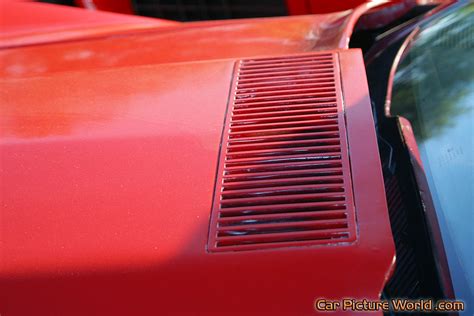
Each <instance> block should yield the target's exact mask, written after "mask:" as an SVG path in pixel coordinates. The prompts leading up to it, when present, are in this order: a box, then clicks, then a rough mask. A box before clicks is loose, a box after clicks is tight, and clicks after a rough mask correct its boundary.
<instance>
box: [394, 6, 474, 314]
mask: <svg viewBox="0 0 474 316" xmlns="http://www.w3.org/2000/svg"><path fill="white" fill-rule="evenodd" d="M473 48H474V4H465V5H464V6H463V7H460V8H457V9H455V10H451V11H449V12H446V13H444V14H443V15H442V16H439V17H438V18H436V19H434V20H432V21H431V22H429V23H428V24H427V25H425V26H423V27H422V28H421V30H420V33H419V34H418V35H417V37H416V38H415V40H414V42H413V43H412V46H411V47H410V50H409V52H408V54H407V56H406V57H405V58H404V59H403V61H402V62H401V64H400V66H399V68H398V70H397V73H396V77H395V81H394V86H393V91H392V106H391V114H392V115H400V116H403V117H406V118H407V119H409V120H410V122H411V124H412V126H413V130H414V133H415V138H416V140H417V143H418V146H419V149H420V155H421V159H422V161H423V165H424V168H425V171H426V175H427V178H428V183H429V187H430V191H431V194H432V196H433V200H434V203H435V209H436V213H437V216H438V220H439V222H440V226H441V233H442V236H443V241H444V244H445V250H446V253H447V256H448V263H449V267H450V272H451V277H452V279H453V285H454V291H455V293H456V296H457V297H458V298H459V299H462V300H464V301H465V302H466V305H467V308H468V311H465V313H464V314H466V315H473V314H474V308H473V307H474V306H473V305H474V298H473V293H474V291H473V290H474V260H473V259H474V246H473V245H474V205H473V200H474V186H473V183H474V149H473V148H474V50H473Z"/></svg>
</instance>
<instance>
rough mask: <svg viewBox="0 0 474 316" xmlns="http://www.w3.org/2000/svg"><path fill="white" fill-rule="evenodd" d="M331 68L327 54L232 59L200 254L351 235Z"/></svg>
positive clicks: (342, 238)
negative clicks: (233, 65) (230, 86)
mask: <svg viewBox="0 0 474 316" xmlns="http://www.w3.org/2000/svg"><path fill="white" fill-rule="evenodd" d="M337 67H338V65H337V56H336V54H310V55H308V54H307V55H300V56H290V57H275V58H263V59H249V60H242V61H241V62H240V63H239V65H238V69H237V75H236V78H235V81H234V83H235V85H234V89H233V93H232V102H231V106H232V109H231V110H230V111H229V114H228V117H227V119H226V128H225V132H224V135H223V144H222V150H221V157H220V163H219V170H218V177H217V184H216V191H215V197H214V205H213V210H212V218H211V226H210V235H209V244H208V248H209V251H238V250H256V249H266V248H273V247H284V246H302V245H313V244H328V243H334V242H336V243H340V242H351V241H354V240H355V237H356V233H355V215H354V207H353V201H352V188H351V180H350V174H349V159H348V153H347V141H346V136H345V123H344V114H343V108H342V102H341V96H340V93H338V91H340V84H339V78H338V69H337Z"/></svg>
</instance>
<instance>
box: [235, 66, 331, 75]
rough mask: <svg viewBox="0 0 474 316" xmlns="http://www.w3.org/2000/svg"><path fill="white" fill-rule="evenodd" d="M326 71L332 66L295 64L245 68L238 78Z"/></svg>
mask: <svg viewBox="0 0 474 316" xmlns="http://www.w3.org/2000/svg"><path fill="white" fill-rule="evenodd" d="M328 71H334V68H333V67H332V66H331V65H330V64H328V65H325V64H315V65H313V66H309V65H303V66H300V65H299V64H295V65H292V66H288V67H282V68H274V69H270V68H266V69H262V70H245V71H240V72H239V78H242V79H245V78H254V77H257V78H259V77H262V76H272V75H274V74H275V75H277V76H280V75H287V74H291V75H293V74H295V73H296V74H301V73H306V72H308V73H315V72H328Z"/></svg>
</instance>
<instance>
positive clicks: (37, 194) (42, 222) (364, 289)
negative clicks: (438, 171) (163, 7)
mask: <svg viewBox="0 0 474 316" xmlns="http://www.w3.org/2000/svg"><path fill="white" fill-rule="evenodd" d="M360 12H362V11H360ZM348 14H349V13H343V14H337V15H324V16H309V17H301V18H299V17H296V18H278V19H258V20H250V21H230V22H204V23H192V24H189V25H186V26H183V27H182V28H181V27H180V28H179V29H178V27H176V28H175V27H170V28H162V29H161V28H160V30H158V29H154V30H150V31H147V32H135V34H132V32H130V30H127V31H126V33H125V34H124V35H123V36H120V37H117V36H112V35H110V34H108V35H106V34H105V33H104V34H102V35H101V36H100V37H96V38H90V39H87V40H86V39H85V37H87V36H90V35H91V34H93V33H91V32H90V31H85V32H84V33H83V34H81V36H82V38H83V39H82V40H77V39H78V38H77V37H73V38H71V39H70V41H69V42H60V39H61V38H62V37H60V38H55V39H54V40H53V41H52V42H55V43H44V44H41V45H39V43H40V42H34V43H33V42H31V41H24V42H21V41H17V42H15V41H13V42H15V43H17V44H18V43H20V44H19V45H16V47H14V48H13V47H10V48H7V49H4V50H2V51H1V52H0V58H2V72H1V74H0V84H1V89H0V93H1V94H0V99H1V100H2V102H1V103H2V104H1V113H2V115H1V117H0V133H1V139H0V155H1V169H0V179H1V184H0V185H1V188H0V193H1V212H2V213H1V221H2V222H1V225H2V239H1V244H0V246H1V263H0V264H1V265H0V292H1V293H0V297H1V298H2V301H0V312H1V313H2V314H3V313H5V314H6V315H32V314H34V315H48V314H58V315H84V314H87V315H104V314H114V315H130V314H134V315H136V314H150V315H151V314H153V315H156V314H164V315H242V314H244V315H268V314H272V315H312V314H314V308H313V303H314V300H315V299H316V298H318V297H326V298H342V297H356V298H369V299H377V298H378V297H379V295H380V291H381V290H382V288H383V285H384V283H385V281H386V280H387V278H388V277H389V275H390V272H391V269H392V267H393V261H394V246H393V240H392V236H391V232H390V225H389V221H388V214H387V210H386V202H385V197H384V189H383V182H382V176H381V170H380V161H379V156H378V151H377V145H376V139H375V134H374V125H373V122H372V119H371V111H370V101H369V96H368V90H367V83H366V79H365V72H364V66H363V62H362V57H361V53H360V52H359V51H353V50H346V49H338V48H345V46H346V45H347V41H348V36H349V34H350V32H351V31H352V27H353V25H354V23H355V21H356V17H355V15H352V16H351V15H348ZM357 14H359V13H357ZM331 25H333V27H331ZM311 32H313V33H311ZM52 36H53V38H54V35H52ZM216 39H219V40H220V41H219V40H216ZM22 40H24V38H23V39H22ZM48 42H50V41H48ZM33 44H34V45H33ZM318 49H326V50H327V49H336V50H332V51H333V52H335V53H337V56H338V57H337V61H338V62H337V67H338V69H339V70H340V71H339V72H338V73H340V74H341V77H342V79H341V81H340V82H339V87H342V90H341V89H339V92H338V93H340V94H341V95H340V96H341V99H342V100H343V102H344V110H345V115H346V118H347V126H346V127H347V142H348V144H349V148H350V163H351V174H352V184H353V187H354V202H355V206H356V221H357V240H356V242H354V243H351V244H337V245H333V246H312V247H287V248H280V249H267V250H257V251H241V252H238V253H236V252H225V253H224V252H223V253H209V252H208V251H207V249H206V245H207V243H208V234H209V221H210V213H211V208H212V197H213V191H214V187H215V179H216V172H217V160H218V157H219V148H220V141H221V136H222V132H223V126H224V118H225V111H226V108H227V104H228V101H229V100H228V99H229V93H230V90H231V83H232V78H233V69H235V63H236V62H238V59H237V58H239V59H240V58H242V57H249V56H258V55H278V56H280V55H282V54H290V53H291V54H297V53H302V52H306V51H312V50H318ZM361 140H363V141H361Z"/></svg>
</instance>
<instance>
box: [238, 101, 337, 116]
mask: <svg viewBox="0 0 474 316" xmlns="http://www.w3.org/2000/svg"><path fill="white" fill-rule="evenodd" d="M335 108H337V105H336V104H335V103H319V104H314V103H305V104H286V105H282V106H268V107H262V106H261V107H253V108H236V109H234V110H233V111H232V114H233V115H249V114H256V115H258V114H260V113H261V114H262V115H267V114H272V113H279V112H285V111H288V112H290V111H302V110H311V111H330V110H333V109H335Z"/></svg>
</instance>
